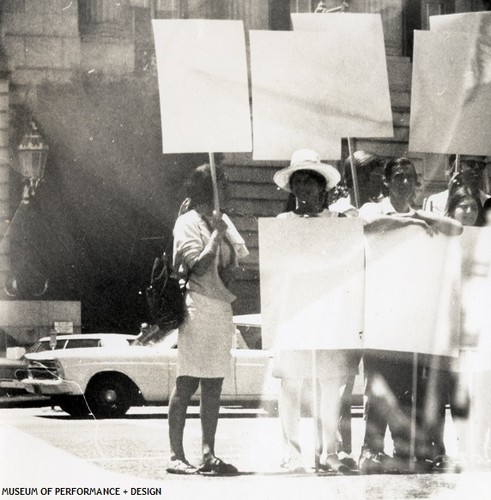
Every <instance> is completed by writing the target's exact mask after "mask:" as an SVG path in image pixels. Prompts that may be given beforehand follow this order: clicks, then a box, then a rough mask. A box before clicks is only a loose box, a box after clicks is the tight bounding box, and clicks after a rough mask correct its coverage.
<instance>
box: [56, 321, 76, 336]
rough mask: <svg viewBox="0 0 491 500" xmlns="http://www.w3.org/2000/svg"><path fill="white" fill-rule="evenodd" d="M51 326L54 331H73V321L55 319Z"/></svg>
mask: <svg viewBox="0 0 491 500" xmlns="http://www.w3.org/2000/svg"><path fill="white" fill-rule="evenodd" d="M53 326H54V330H55V332H56V333H73V321H55V322H54V324H53Z"/></svg>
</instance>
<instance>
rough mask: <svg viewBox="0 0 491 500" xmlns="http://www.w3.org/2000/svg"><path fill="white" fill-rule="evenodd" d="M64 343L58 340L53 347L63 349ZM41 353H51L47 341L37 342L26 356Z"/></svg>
mask: <svg viewBox="0 0 491 500" xmlns="http://www.w3.org/2000/svg"><path fill="white" fill-rule="evenodd" d="M65 342H66V340H60V339H58V340H57V341H56V347H55V349H63V346H64V344H65ZM41 351H51V347H50V345H49V340H40V341H39V342H36V343H35V344H34V345H33V346H32V347H31V348H30V349H29V350H28V351H27V354H29V353H33V352H41Z"/></svg>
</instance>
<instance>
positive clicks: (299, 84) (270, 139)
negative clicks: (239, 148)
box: [250, 31, 344, 160]
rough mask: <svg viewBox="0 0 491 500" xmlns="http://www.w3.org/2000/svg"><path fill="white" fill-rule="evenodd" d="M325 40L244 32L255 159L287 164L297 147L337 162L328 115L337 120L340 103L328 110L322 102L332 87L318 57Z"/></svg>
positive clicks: (337, 138)
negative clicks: (248, 55) (248, 46)
mask: <svg viewBox="0 0 491 500" xmlns="http://www.w3.org/2000/svg"><path fill="white" fill-rule="evenodd" d="M327 38H328V37H323V38H322V39H319V37H318V36H317V35H316V34H312V33H293V32H272V31H250V44H251V78H252V114H253V117H254V120H253V135H254V149H253V158H254V159H255V160H289V159H290V158H291V155H292V153H293V152H294V151H295V150H297V149H302V148H310V149H314V150H315V151H317V152H318V153H319V155H320V157H321V158H322V159H330V160H337V159H340V158H341V137H342V135H341V133H340V132H339V131H338V130H337V128H336V123H335V120H333V119H332V117H331V115H333V114H335V113H336V114H337V116H339V117H340V118H341V119H342V118H343V116H344V111H343V106H342V104H341V103H340V102H335V103H334V105H333V107H332V109H329V107H330V106H331V103H330V102H329V99H327V98H326V96H327V95H331V96H332V93H333V92H334V88H335V85H334V84H333V82H332V78H329V77H328V74H329V68H327V67H326V58H325V55H324V49H325V44H326V43H328V40H327ZM322 47H323V48H322ZM332 100H333V99H332V98H331V101H332Z"/></svg>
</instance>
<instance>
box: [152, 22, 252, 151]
mask: <svg viewBox="0 0 491 500" xmlns="http://www.w3.org/2000/svg"><path fill="white" fill-rule="evenodd" d="M152 22H153V29H154V38H155V48H156V54H157V70H158V81H159V91H160V111H161V118H162V146H163V152H164V153H200V152H206V153H207V152H248V151H251V150H252V138H251V118H250V106H249V87H248V79H247V62H246V49H245V39H244V27H243V23H242V21H217V20H204V19H186V20H179V19H173V20H154V21H152Z"/></svg>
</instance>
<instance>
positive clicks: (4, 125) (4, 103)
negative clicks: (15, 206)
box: [0, 74, 10, 299]
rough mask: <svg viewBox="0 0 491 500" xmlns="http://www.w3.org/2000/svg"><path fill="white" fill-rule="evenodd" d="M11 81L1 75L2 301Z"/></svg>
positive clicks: (6, 242)
mask: <svg viewBox="0 0 491 500" xmlns="http://www.w3.org/2000/svg"><path fill="white" fill-rule="evenodd" d="M8 146H9V81H8V79H7V78H5V77H4V76H2V75H1V74H0V238H1V239H0V241H1V243H0V299H5V298H6V294H5V291H4V285H5V280H6V278H7V275H8V273H9V271H10V239H9V238H8V237H4V235H5V232H6V230H7V227H8V220H9V187H10V184H9V174H10V169H9V147H8Z"/></svg>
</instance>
